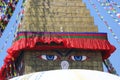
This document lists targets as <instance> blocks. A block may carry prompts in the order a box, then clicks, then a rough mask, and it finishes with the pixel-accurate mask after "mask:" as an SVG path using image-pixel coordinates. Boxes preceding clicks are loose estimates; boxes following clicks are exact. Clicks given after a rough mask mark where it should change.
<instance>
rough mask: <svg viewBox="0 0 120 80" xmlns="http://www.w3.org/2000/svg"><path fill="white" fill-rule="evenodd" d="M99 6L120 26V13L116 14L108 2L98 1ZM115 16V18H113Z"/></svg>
mask: <svg viewBox="0 0 120 80" xmlns="http://www.w3.org/2000/svg"><path fill="white" fill-rule="evenodd" d="M98 2H99V4H100V5H101V6H102V7H103V8H104V9H105V10H106V11H107V13H108V14H109V15H110V16H111V17H112V19H113V20H114V21H115V22H117V24H118V25H119V26H120V12H118V11H117V10H116V9H115V8H114V7H113V6H112V4H110V3H109V2H102V1H100V0H98ZM114 15H115V16H114Z"/></svg>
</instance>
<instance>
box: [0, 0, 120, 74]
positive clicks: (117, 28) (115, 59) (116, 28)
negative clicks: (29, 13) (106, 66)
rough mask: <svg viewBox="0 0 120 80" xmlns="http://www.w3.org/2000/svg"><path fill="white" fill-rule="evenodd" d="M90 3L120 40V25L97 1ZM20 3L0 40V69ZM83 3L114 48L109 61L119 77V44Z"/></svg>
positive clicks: (88, 5) (119, 2)
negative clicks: (93, 4)
mask: <svg viewBox="0 0 120 80" xmlns="http://www.w3.org/2000/svg"><path fill="white" fill-rule="evenodd" d="M92 1H93V2H94V3H95V5H96V6H97V8H98V10H99V11H100V13H101V15H103V16H104V19H105V20H106V21H107V22H108V24H109V25H110V27H111V28H112V31H113V32H114V33H115V34H116V36H117V37H118V39H120V25H118V24H117V23H116V22H115V21H114V20H113V19H112V18H111V16H110V15H109V14H107V11H106V10H105V9H103V7H101V6H100V4H99V3H98V2H97V0H92ZM101 1H103V0H101ZM109 1H111V0H109ZM21 2H22V0H19V3H18V5H17V6H16V8H17V9H16V10H15V12H14V14H13V16H12V17H11V19H10V22H9V24H8V25H7V28H6V29H5V31H4V33H3V36H2V37H1V38H0V50H1V49H2V46H3V45H4V46H5V47H4V49H2V51H1V52H0V67H1V66H2V65H3V60H4V58H5V56H6V54H7V52H6V50H7V48H9V47H10V46H11V44H12V39H13V38H14V37H13V34H14V32H15V29H16V27H13V26H14V23H15V20H16V17H17V16H16V15H17V14H18V12H19V11H20V5H21ZM83 2H85V3H86V5H87V8H88V9H89V10H90V12H91V15H92V16H93V17H94V22H95V25H97V26H98V29H99V32H106V33H108V40H109V42H110V43H111V44H112V45H114V46H115V47H116V51H115V52H114V53H113V54H112V55H111V57H110V58H109V59H110V61H111V62H112V65H113V66H114V68H115V69H116V71H117V73H118V74H119V75H120V62H119V61H120V43H118V42H117V41H116V39H115V38H114V37H113V35H112V33H111V32H110V30H109V29H108V28H107V27H106V26H105V24H104V22H103V21H102V20H101V19H100V18H99V17H98V15H97V13H96V11H95V9H94V8H93V7H92V5H91V4H90V3H89V1H88V0H83ZM114 2H116V3H117V4H118V5H120V1H119V0H114ZM116 9H117V8H116ZM117 11H118V12H120V8H119V9H117ZM5 41H7V43H6V44H5Z"/></svg>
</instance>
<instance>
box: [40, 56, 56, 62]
mask: <svg viewBox="0 0 120 80" xmlns="http://www.w3.org/2000/svg"><path fill="white" fill-rule="evenodd" d="M39 58H41V59H44V60H51V61H54V60H57V59H58V56H56V55H40V56H39Z"/></svg>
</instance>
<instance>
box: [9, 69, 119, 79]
mask: <svg viewBox="0 0 120 80" xmlns="http://www.w3.org/2000/svg"><path fill="white" fill-rule="evenodd" d="M10 80H120V77H118V76H116V75H113V74H109V73H106V72H101V71H93V70H81V69H64V70H51V71H43V72H36V73H31V74H26V75H23V76H18V77H15V78H12V79H10Z"/></svg>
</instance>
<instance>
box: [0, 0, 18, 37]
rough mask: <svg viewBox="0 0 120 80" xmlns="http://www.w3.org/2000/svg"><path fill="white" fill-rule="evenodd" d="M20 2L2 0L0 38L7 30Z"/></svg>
mask: <svg viewBox="0 0 120 80" xmlns="http://www.w3.org/2000/svg"><path fill="white" fill-rule="evenodd" d="M17 2H18V0H1V1H0V37H1V36H2V33H3V31H4V30H5V28H6V26H7V24H8V22H9V20H10V18H11V16H12V14H13V12H14V10H15V7H16V5H17Z"/></svg>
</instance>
